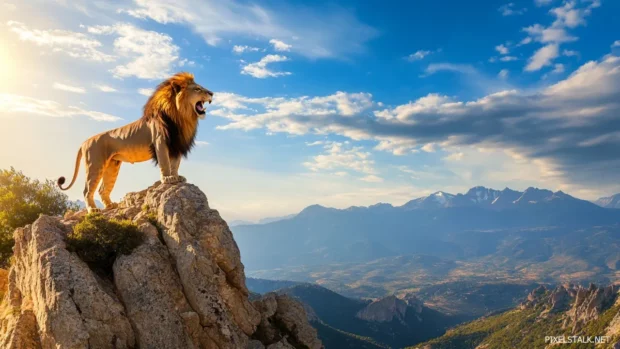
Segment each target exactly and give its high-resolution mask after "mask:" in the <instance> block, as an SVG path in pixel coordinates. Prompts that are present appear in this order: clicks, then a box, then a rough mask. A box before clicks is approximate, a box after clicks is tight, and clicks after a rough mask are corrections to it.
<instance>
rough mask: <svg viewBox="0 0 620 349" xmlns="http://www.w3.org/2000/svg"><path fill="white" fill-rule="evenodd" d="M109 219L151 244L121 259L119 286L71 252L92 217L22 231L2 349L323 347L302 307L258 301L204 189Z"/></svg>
mask: <svg viewBox="0 0 620 349" xmlns="http://www.w3.org/2000/svg"><path fill="white" fill-rule="evenodd" d="M147 211H148V212H147ZM104 214H105V215H106V216H108V217H115V218H127V219H130V220H133V221H134V222H136V223H137V224H138V225H139V227H140V230H141V231H142V232H143V233H144V235H145V241H144V242H143V243H142V244H141V245H140V246H138V247H137V248H136V249H135V250H134V251H133V252H132V253H131V254H130V255H126V256H120V257H118V258H117V259H116V261H115V262H114V265H113V268H112V270H113V273H112V275H113V276H112V277H100V276H98V275H97V274H96V273H95V272H93V271H92V270H91V269H90V268H89V267H88V265H87V264H86V263H84V262H83V261H82V260H80V259H79V258H78V256H77V255H76V254H75V253H71V252H69V251H67V249H66V246H65V242H64V239H65V237H66V235H67V234H68V233H69V232H70V231H71V229H72V226H73V225H75V224H76V223H77V222H79V221H80V220H81V219H83V217H84V215H85V214H84V211H81V212H77V213H71V214H67V215H66V216H65V217H64V219H60V218H57V217H47V216H42V217H40V218H39V219H38V220H37V221H36V222H35V223H34V224H32V225H30V226H26V227H24V228H21V229H18V230H17V231H16V232H15V234H14V237H15V248H14V264H13V266H12V267H11V269H10V272H9V277H8V291H7V292H6V294H5V297H4V300H3V303H2V305H1V306H0V307H1V308H2V309H1V310H2V312H1V313H0V347H2V348H15V349H17V348H45V349H47V348H138V347H139V348H217V349H239V348H257V349H258V348H260V349H262V348H266V349H276V348H297V349H299V348H311V349H320V348H321V347H322V345H321V342H320V341H319V340H318V339H317V337H316V331H315V330H314V329H313V328H312V327H310V325H309V324H308V321H307V320H306V314H305V312H304V310H303V308H302V305H301V304H300V303H298V302H296V301H294V300H292V299H290V298H288V297H280V296H278V297H275V296H270V297H262V298H260V299H259V300H257V301H255V302H254V304H253V303H251V302H250V300H249V299H248V296H249V292H248V290H247V288H246V285H245V275H244V268H243V264H241V259H240V255H239V249H238V247H237V244H236V243H235V241H234V239H233V236H232V233H231V232H230V230H229V229H228V226H227V225H226V222H225V221H224V220H223V219H222V218H221V217H220V215H219V214H218V212H217V211H216V210H213V209H210V208H209V205H208V202H207V198H206V196H205V195H204V194H203V193H202V192H201V191H200V190H199V189H198V188H197V187H196V186H194V185H191V184H176V185H169V184H159V183H156V185H154V186H152V187H150V188H148V189H147V190H144V191H142V192H139V193H130V194H128V195H127V196H126V197H125V199H124V200H123V201H122V203H121V205H120V208H118V209H114V210H110V211H107V212H105V213H104ZM153 214H154V215H155V217H156V220H157V227H156V226H154V225H153V224H152V218H153V216H152V215H153ZM265 322H266V323H265ZM259 324H260V325H259ZM267 324H268V325H269V326H267ZM263 337H265V338H267V339H269V340H264V338H263ZM276 339H277V340H276Z"/></svg>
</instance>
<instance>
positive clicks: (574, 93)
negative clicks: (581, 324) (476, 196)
mask: <svg viewBox="0 0 620 349" xmlns="http://www.w3.org/2000/svg"><path fill="white" fill-rule="evenodd" d="M0 8H2V11H0V24H1V25H0V37H1V38H2V42H1V44H0V45H1V46H0V47H1V51H0V74H1V75H2V78H3V79H2V80H3V81H4V82H5V83H4V84H2V85H0V119H2V120H1V122H2V125H3V127H2V128H0V167H2V168H4V167H8V166H15V167H16V168H18V169H22V170H23V171H24V172H25V173H26V174H28V175H30V176H33V177H37V178H50V179H54V178H57V177H58V176H61V175H64V176H68V175H70V174H71V173H72V170H73V169H72V166H73V162H74V158H75V153H76V152H77V149H78V147H79V145H80V144H81V142H83V141H84V140H85V139H86V138H88V137H90V136H91V135H94V134H96V133H98V132H103V131H105V130H108V129H111V128H114V127H118V126H122V125H123V124H125V123H127V122H130V121H132V120H135V119H137V118H139V117H140V115H141V114H140V113H141V108H142V105H143V104H144V102H145V101H146V98H147V95H148V93H149V91H150V90H149V89H152V88H153V87H154V86H155V85H156V84H157V83H158V82H159V81H161V80H162V79H164V78H165V77H166V76H169V75H171V74H173V73H174V72H177V71H190V72H192V73H194V74H195V76H196V80H197V81H198V82H199V83H201V84H202V85H204V86H205V87H207V88H209V89H211V90H213V91H214V92H215V98H214V103H213V104H212V106H211V107H210V109H209V110H208V114H207V115H208V117H207V119H206V120H204V121H201V124H200V129H199V134H198V140H199V141H200V142H199V145H198V146H197V147H196V149H195V150H194V151H193V152H192V154H191V155H190V157H189V159H188V160H187V161H185V162H184V163H183V164H182V166H181V172H182V174H184V175H185V176H186V177H188V179H189V180H190V181H191V182H193V183H196V184H197V185H199V186H200V187H201V188H202V189H203V190H205V191H206V193H207V195H208V197H209V199H210V201H211V205H212V206H213V207H215V208H217V209H219V210H220V211H221V212H222V213H223V215H224V216H225V218H228V219H247V220H256V219H258V218H261V217H266V216H277V215H284V214H289V213H293V212H297V211H299V210H300V209H302V208H303V207H305V206H307V205H310V204H315V203H319V204H323V205H327V206H334V207H348V206H351V205H370V204H374V203H376V202H390V203H393V204H402V203H404V202H406V201H408V200H409V199H411V198H414V197H418V196H421V195H426V194H428V193H431V192H434V191H437V190H444V191H447V192H452V193H456V192H463V191H465V190H467V189H468V188H469V187H472V186H476V185H485V186H489V187H493V188H498V189H502V188H503V187H506V186H508V187H511V188H513V189H525V188H526V187H528V186H538V187H545V188H549V189H553V190H564V191H566V192H569V193H572V194H573V195H575V196H578V197H581V198H585V199H595V198H597V197H599V196H604V195H609V194H613V193H616V192H620V185H619V184H618V179H619V178H618V173H620V172H619V170H620V155H618V154H619V152H618V151H617V149H618V146H619V145H620V118H618V115H620V114H619V112H620V105H619V102H618V101H620V58H619V56H620V41H619V40H620V35H618V33H620V23H618V21H617V20H614V19H615V18H614V17H617V15H618V14H619V13H620V2H618V1H611V0H601V1H596V0H595V1H593V0H574V1H562V0H526V1H514V2H509V1H476V2H463V1H454V0H452V1H447V0H446V1H402V2H387V1H381V2H379V1H363V2H362V1H340V2H337V3H336V2H327V1H312V2H307V1H290V2H286V3H285V2H276V1H269V2H260V1H256V2H251V1H221V0H220V1H204V0H175V1H167V0H153V1H146V0H134V1H80V0H78V1H66V0H56V1H36V0H30V1H19V2H18V1H12V0H8V1H2V2H0ZM82 172H83V168H82ZM157 179H158V171H157V170H156V169H154V168H153V165H152V164H150V163H145V164H136V165H130V164H126V165H124V166H123V168H122V169H121V174H120V178H119V181H118V184H117V187H116V189H115V191H114V193H113V197H114V198H116V199H119V198H120V197H122V196H123V195H124V194H125V193H126V192H128V191H135V190H139V189H142V188H144V187H146V186H147V185H149V184H151V183H152V182H154V181H155V180H157ZM82 183H83V173H81V174H80V178H79V182H78V185H76V186H75V188H72V189H71V191H69V195H70V196H71V197H72V198H75V199H77V198H80V197H81V192H82Z"/></svg>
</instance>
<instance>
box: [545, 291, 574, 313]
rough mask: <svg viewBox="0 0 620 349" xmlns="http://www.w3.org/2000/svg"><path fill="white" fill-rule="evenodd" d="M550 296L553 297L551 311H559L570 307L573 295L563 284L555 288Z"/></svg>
mask: <svg viewBox="0 0 620 349" xmlns="http://www.w3.org/2000/svg"><path fill="white" fill-rule="evenodd" d="M550 298H551V307H550V308H549V312H550V313H559V312H562V311H566V310H567V309H568V307H569V306H570V301H571V297H570V294H569V293H568V292H567V291H566V288H565V287H564V286H563V285H560V286H558V287H557V288H556V289H555V290H553V292H552V293H551V296H550Z"/></svg>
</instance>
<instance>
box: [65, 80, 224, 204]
mask: <svg viewBox="0 0 620 349" xmlns="http://www.w3.org/2000/svg"><path fill="white" fill-rule="evenodd" d="M212 99H213V93H212V92H211V91H209V90H207V89H205V88H203V87H201V86H200V85H198V84H196V83H195V82H194V76H193V75H192V74H189V73H178V74H176V75H174V76H172V77H171V78H169V79H168V80H166V81H164V82H162V83H161V84H159V86H157V89H156V90H155V92H153V95H152V96H151V97H150V98H149V100H148V101H147V102H146V105H145V106H144V114H143V116H142V118H140V119H139V120H136V121H134V122H132V123H130V124H128V125H125V126H123V127H120V128H117V129H114V130H110V131H107V132H104V133H101V134H98V135H96V136H93V137H91V138H89V139H87V140H86V141H85V142H84V143H82V146H81V147H80V150H79V151H78V154H77V159H76V164H75V170H74V173H73V179H72V180H71V183H70V184H69V186H67V187H66V188H63V187H62V185H63V184H64V183H65V178H64V177H60V178H59V179H58V186H59V187H60V189H62V190H67V189H69V188H71V186H73V183H75V180H76V178H77V174H78V171H79V167H80V162H81V159H82V156H84V162H85V164H86V187H85V189H84V198H85V200H86V206H87V208H88V210H89V212H90V211H93V210H96V206H95V201H94V194H95V190H96V189H97V186H98V185H99V182H101V181H102V180H103V183H102V185H101V187H100V188H99V194H100V195H101V199H102V201H103V203H104V205H105V207H106V208H112V207H115V206H116V204H114V203H113V202H112V201H111V200H110V193H111V192H112V189H113V187H114V184H115V182H116V178H117V176H118V172H119V170H120V165H121V163H122V162H131V163H135V162H143V161H148V160H150V159H153V160H155V161H156V163H157V164H158V165H159V168H160V172H161V179H162V182H164V183H176V182H179V181H184V180H185V178H183V177H182V176H179V175H178V169H179V164H180V163H181V157H182V156H187V154H188V153H189V151H190V150H191V148H192V147H193V145H194V138H195V136H196V131H197V128H198V119H199V118H200V119H202V118H204V114H205V112H204V102H209V103H211V101H212Z"/></svg>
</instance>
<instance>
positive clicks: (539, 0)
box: [534, 0, 553, 6]
mask: <svg viewBox="0 0 620 349" xmlns="http://www.w3.org/2000/svg"><path fill="white" fill-rule="evenodd" d="M552 2H553V0H534V3H535V4H536V6H547V5H550V4H551V3H552Z"/></svg>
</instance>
